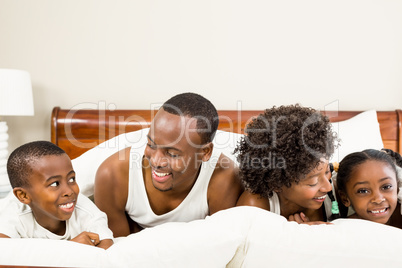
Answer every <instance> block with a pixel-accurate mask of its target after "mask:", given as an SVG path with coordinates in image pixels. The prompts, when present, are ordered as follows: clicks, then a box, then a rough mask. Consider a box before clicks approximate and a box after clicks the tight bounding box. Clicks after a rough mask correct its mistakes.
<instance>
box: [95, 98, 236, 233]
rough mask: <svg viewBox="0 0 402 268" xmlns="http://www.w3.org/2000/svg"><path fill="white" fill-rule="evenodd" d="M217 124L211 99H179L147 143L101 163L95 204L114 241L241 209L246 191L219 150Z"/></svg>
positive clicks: (167, 107) (159, 118)
mask: <svg viewBox="0 0 402 268" xmlns="http://www.w3.org/2000/svg"><path fill="white" fill-rule="evenodd" d="M218 124H219V118H218V114H217V111H216V109H215V107H214V106H213V104H212V103H211V102H210V101H208V100H207V99H205V98H204V97H202V96H200V95H198V94H194V93H183V94H179V95H176V96H174V97H172V98H171V99H169V100H168V101H166V102H165V103H164V104H163V106H162V107H161V109H160V110H159V111H158V112H157V114H156V115H155V118H154V119H153V121H152V123H151V127H150V129H149V133H148V135H147V138H148V143H147V144H146V145H144V146H143V147H141V148H134V147H132V148H127V149H123V150H122V151H120V152H117V153H115V154H114V155H112V156H110V157H109V158H108V159H106V160H105V161H104V162H103V163H102V165H101V166H100V167H99V169H98V171H97V174H96V179H95V189H94V200H95V203H96V205H97V206H98V207H99V208H100V209H101V210H102V211H104V212H105V213H106V214H107V216H108V221H109V228H110V229H111V230H112V231H113V233H114V236H115V237H119V236H127V235H129V234H130V233H133V232H136V231H138V230H140V229H142V228H147V227H152V226H156V225H159V224H162V223H165V222H172V221H181V222H188V221H192V220H196V219H203V218H205V217H206V216H207V215H212V214H213V213H215V212H217V211H219V210H222V209H227V208H230V207H234V206H235V205H236V201H237V199H238V197H239V196H240V194H241V193H242V191H243V187H242V185H241V182H240V180H239V179H238V172H237V168H236V166H235V164H234V162H233V161H232V160H230V159H229V158H228V157H227V156H225V155H224V154H221V153H220V152H219V151H217V150H214V146H213V143H212V140H213V138H214V135H215V133H216V130H217V128H218ZM122 156H123V157H122Z"/></svg>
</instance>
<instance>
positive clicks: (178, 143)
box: [144, 109, 205, 191]
mask: <svg viewBox="0 0 402 268" xmlns="http://www.w3.org/2000/svg"><path fill="white" fill-rule="evenodd" d="M196 124H197V120H196V119H195V118H190V117H187V116H179V115H174V114H171V113H168V112H166V111H164V110H163V109H160V110H159V111H158V113H157V114H156V115H155V118H154V120H153V121H152V124H151V127H150V130H149V133H148V144H147V147H146V149H145V153H144V155H145V157H146V158H147V159H148V161H149V163H150V166H151V170H152V176H151V177H152V184H153V185H154V187H155V188H156V189H158V190H160V191H169V190H176V189H177V190H179V189H181V187H183V188H186V187H188V186H189V185H192V184H193V183H194V180H195V179H196V178H197V176H198V173H199V170H200V166H201V163H202V161H203V157H204V156H205V152H204V148H205V145H204V146H203V145H202V144H201V137H200V135H199V134H198V133H197V132H196V130H197V128H196Z"/></svg>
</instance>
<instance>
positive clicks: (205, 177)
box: [126, 144, 221, 228]
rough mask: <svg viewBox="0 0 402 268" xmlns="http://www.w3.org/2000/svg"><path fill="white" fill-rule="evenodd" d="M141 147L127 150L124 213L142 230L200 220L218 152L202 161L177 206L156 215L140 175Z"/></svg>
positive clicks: (203, 212) (206, 210) (142, 152)
mask: <svg viewBox="0 0 402 268" xmlns="http://www.w3.org/2000/svg"><path fill="white" fill-rule="evenodd" d="M145 146H146V144H145V145H144V146H141V148H133V147H132V148H131V151H130V167H129V181H128V197H127V203H126V212H127V214H128V215H129V216H130V218H131V219H132V220H133V221H135V222H136V223H138V224H139V225H140V226H141V227H143V228H148V227H153V226H156V225H160V224H162V223H166V222H189V221H192V220H197V219H204V218H205V217H206V216H207V215H208V213H209V209H208V200H207V192H208V185H209V180H210V179H211V176H212V173H213V172H214V170H215V166H216V163H217V162H218V159H219V156H220V154H221V152H219V150H215V149H214V150H213V151H212V155H211V158H210V159H209V161H207V162H202V164H201V170H200V173H199V175H198V178H197V180H196V182H195V184H194V185H193V188H192V189H191V191H190V192H189V193H188V195H187V196H186V198H185V199H184V200H183V201H182V202H181V203H180V205H179V206H178V207H176V208H175V209H173V210H172V211H169V212H168V213H165V214H162V215H156V214H155V213H154V212H153V210H152V208H151V205H150V204H149V200H148V196H147V193H146V191H145V184H144V178H143V174H142V159H143V156H144V150H145Z"/></svg>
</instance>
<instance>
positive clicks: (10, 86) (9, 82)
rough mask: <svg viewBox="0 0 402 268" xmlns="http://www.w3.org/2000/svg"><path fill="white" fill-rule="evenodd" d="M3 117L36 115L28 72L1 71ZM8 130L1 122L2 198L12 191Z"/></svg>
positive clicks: (0, 86)
mask: <svg viewBox="0 0 402 268" xmlns="http://www.w3.org/2000/svg"><path fill="white" fill-rule="evenodd" d="M3 115H6V116H7V115H34V109H33V97H32V85H31V77H30V75H29V73H28V72H26V71H21V70H12V69H0V116H3ZM0 119H1V118H0ZM7 130H8V127H7V123H6V122H5V121H1V120H0V197H1V195H2V194H3V195H4V193H7V192H8V191H9V190H10V189H11V186H10V181H9V180H8V176H7V158H8V150H7V147H8V134H7Z"/></svg>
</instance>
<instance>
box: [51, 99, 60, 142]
mask: <svg viewBox="0 0 402 268" xmlns="http://www.w3.org/2000/svg"><path fill="white" fill-rule="evenodd" d="M59 111H60V107H59V106H57V107H54V108H53V111H52V127H51V132H50V141H51V142H53V143H54V144H56V145H58V135H57V118H58V117H59Z"/></svg>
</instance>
